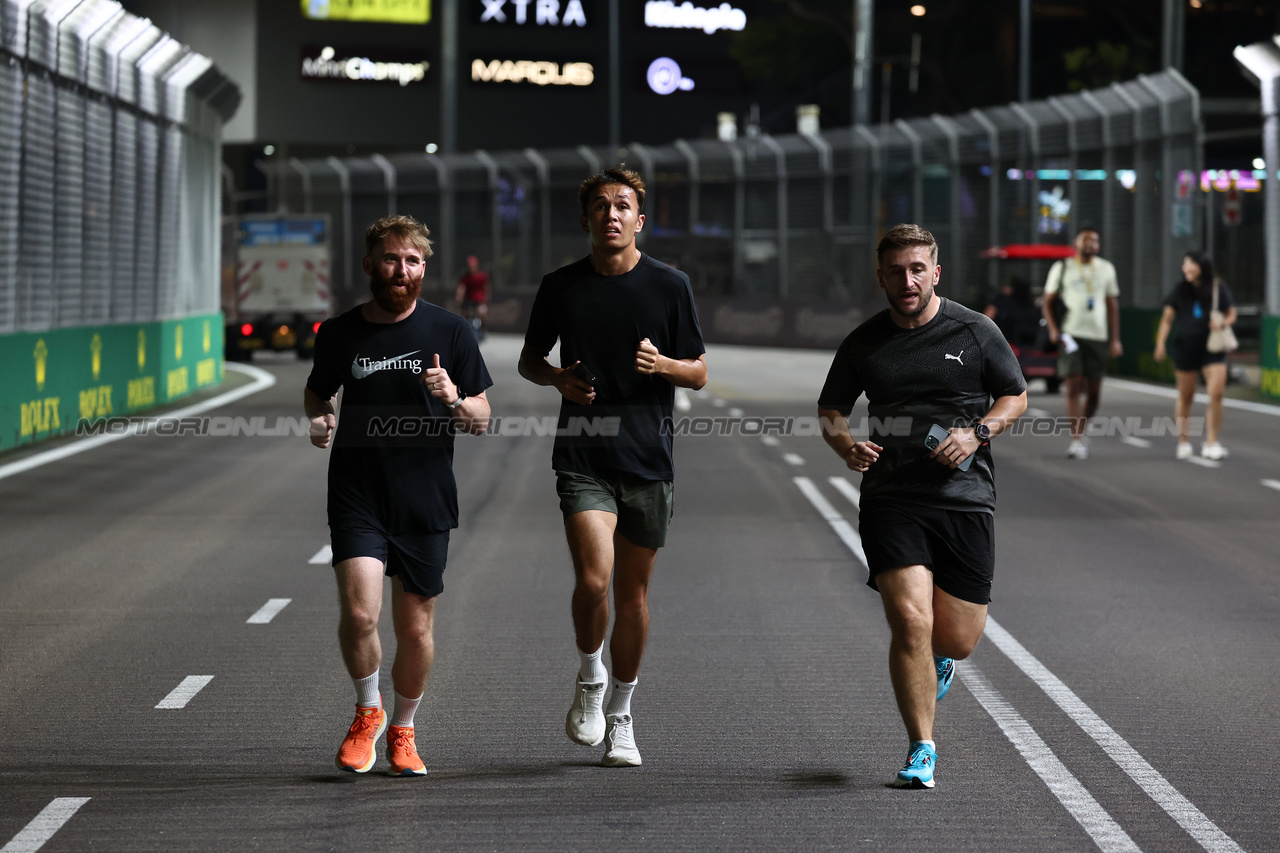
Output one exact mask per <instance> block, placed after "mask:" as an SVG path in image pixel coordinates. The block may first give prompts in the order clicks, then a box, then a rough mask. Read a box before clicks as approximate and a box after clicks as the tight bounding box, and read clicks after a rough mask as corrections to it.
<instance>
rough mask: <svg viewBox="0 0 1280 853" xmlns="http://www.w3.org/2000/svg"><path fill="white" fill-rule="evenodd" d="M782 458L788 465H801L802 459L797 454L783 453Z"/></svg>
mask: <svg viewBox="0 0 1280 853" xmlns="http://www.w3.org/2000/svg"><path fill="white" fill-rule="evenodd" d="M782 458H783V459H785V460H786V461H787V464H788V465H803V464H804V457H803V456H801V455H800V454H799V453H784V454H782Z"/></svg>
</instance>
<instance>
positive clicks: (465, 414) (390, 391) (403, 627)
mask: <svg viewBox="0 0 1280 853" xmlns="http://www.w3.org/2000/svg"><path fill="white" fill-rule="evenodd" d="M429 234H430V232H429V231H428V230H427V228H426V226H424V225H423V224H422V223H420V222H418V221H417V220H415V219H413V218H412V217H409V216H389V217H385V218H383V219H379V220H377V221H376V222H374V223H373V224H372V225H370V226H369V228H368V230H367V231H366V232H365V255H364V259H363V262H362V263H363V267H364V271H365V273H366V274H367V275H368V276H369V287H370V290H371V291H372V294H373V298H372V299H370V300H369V301H368V302H365V303H363V304H362V305H359V306H357V307H356V308H353V309H351V310H350V311H348V312H346V313H345V314H343V315H341V316H339V317H335V318H333V319H331V320H326V321H325V322H324V324H322V325H321V326H320V331H319V332H318V333H317V334H316V350H315V365H314V367H313V368H312V370H311V376H310V378H308V379H307V386H306V390H305V392H304V405H305V408H306V412H307V417H308V418H310V419H311V443H312V444H314V445H315V446H316V447H319V448H327V447H329V445H330V442H331V440H332V443H333V452H332V453H331V454H330V456H329V499H328V512H329V531H330V536H331V540H332V545H333V568H334V573H335V575H336V577H337V582H338V602H339V606H340V617H339V621H338V644H339V646H340V647H341V649H342V659H343V661H344V662H345V663H346V667H347V673H348V674H349V675H350V676H351V680H352V682H353V683H354V685H355V691H356V716H355V721H354V722H353V723H352V724H351V728H350V730H349V731H348V732H347V736H346V738H345V739H344V740H343V742H342V747H341V748H340V749H339V750H338V757H337V764H338V767H340V768H342V769H343V770H350V771H353V772H355V773H367V772H368V771H369V770H370V769H371V768H372V767H373V765H374V762H375V761H377V750H376V744H377V739H378V737H379V736H380V735H381V734H382V733H383V731H384V730H385V731H386V733H387V758H388V760H389V761H390V764H391V767H390V769H389V770H388V771H387V772H388V773H389V774H390V775H392V776H424V775H426V772H427V769H426V767H425V766H424V765H423V763H422V760H421V759H420V758H419V757H418V751H417V747H416V744H415V741H414V726H413V717H414V713H415V712H416V711H417V708H418V703H419V702H420V701H421V700H422V696H423V693H424V691H425V689H426V686H427V677H428V676H429V675H430V673H431V663H432V660H433V658H434V655H435V647H434V643H433V639H432V624H433V616H434V613H435V603H436V596H438V595H439V594H440V593H441V591H442V590H443V589H444V581H443V574H444V568H445V558H446V556H447V553H448V548H449V531H450V530H451V529H453V528H455V527H457V526H458V496H457V486H456V484H455V482H454V479H453V436H454V433H455V432H467V433H471V434H473V435H479V434H480V433H482V432H484V431H485V429H486V428H487V427H488V423H489V401H488V399H486V397H485V389H486V388H488V387H489V386H490V385H492V384H493V381H492V380H491V379H490V378H489V371H488V369H487V368H486V367H485V364H484V359H482V358H481V357H480V349H479V347H478V346H477V344H476V338H475V335H474V334H473V333H472V331H471V327H470V326H469V325H468V324H467V322H466V321H465V320H463V319H462V318H461V317H459V316H457V315H456V314H453V313H451V312H449V311H446V310H444V309H443V308H439V307H437V306H435V305H432V304H430V303H428V302H425V301H422V300H420V299H419V298H418V296H419V294H420V293H421V292H422V275H423V272H424V270H425V265H426V261H427V258H429V257H431V241H430V240H429V239H428V235H429ZM339 388H342V389H343V400H342V429H340V430H337V436H336V438H335V437H334V431H335V429H336V428H337V423H338V422H337V417H336V414H335V407H334V396H335V395H336V394H337V392H338V389H339ZM384 574H385V575H388V576H390V578H391V616H392V622H393V624H394V626H395V636H396V655H395V661H394V663H393V664H392V667H391V679H392V684H393V687H394V691H395V706H394V708H393V711H392V714H391V715H390V719H388V715H387V713H386V712H385V711H384V710H383V707H382V696H381V693H380V691H379V688H378V672H379V669H380V667H381V665H382V647H381V643H380V641H379V638H378V617H379V614H380V612H381V609H382V595H383V580H382V578H383V575H384ZM388 722H390V726H389V727H388Z"/></svg>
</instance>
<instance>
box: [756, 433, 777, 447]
mask: <svg viewBox="0 0 1280 853" xmlns="http://www.w3.org/2000/svg"><path fill="white" fill-rule="evenodd" d="M760 440H761V441H763V442H764V446H765V447H777V446H778V445H779V444H781V443H782V442H780V441H778V437H777V436H776V435H762V436H760Z"/></svg>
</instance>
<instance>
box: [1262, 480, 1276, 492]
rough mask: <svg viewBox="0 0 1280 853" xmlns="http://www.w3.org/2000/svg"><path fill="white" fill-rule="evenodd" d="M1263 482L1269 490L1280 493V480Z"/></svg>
mask: <svg viewBox="0 0 1280 853" xmlns="http://www.w3.org/2000/svg"><path fill="white" fill-rule="evenodd" d="M1261 482H1262V485H1264V486H1266V487H1267V488H1268V489H1275V490H1276V491H1280V480H1262V481H1261Z"/></svg>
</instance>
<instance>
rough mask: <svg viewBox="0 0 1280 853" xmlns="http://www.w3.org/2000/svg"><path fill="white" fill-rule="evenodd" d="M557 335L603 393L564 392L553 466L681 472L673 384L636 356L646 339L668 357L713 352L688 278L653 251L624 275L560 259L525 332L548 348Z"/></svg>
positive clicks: (642, 474)
mask: <svg viewBox="0 0 1280 853" xmlns="http://www.w3.org/2000/svg"><path fill="white" fill-rule="evenodd" d="M557 338H559V340H560V365H561V366H562V367H565V366H568V365H570V364H573V363H574V362H575V361H581V362H582V363H583V365H585V366H586V367H587V369H588V370H590V371H591V372H592V374H593V375H594V376H595V377H596V382H595V384H594V388H595V392H596V397H595V401H594V402H593V403H592V404H591V405H590V406H579V405H577V404H576V403H571V402H569V401H568V400H566V399H562V400H561V402H560V420H559V425H558V429H557V435H556V443H555V448H554V450H553V451H552V454H551V464H552V467H554V468H555V469H556V470H557V471H572V472H574V473H578V474H585V475H587V476H589V477H597V478H601V479H612V478H615V477H632V478H636V479H641V480H672V479H674V477H675V473H674V467H673V465H672V455H671V430H669V429H664V427H663V425H664V423H669V422H670V420H671V416H672V411H673V405H674V401H675V387H674V386H673V385H672V384H671V383H670V382H668V381H667V380H665V379H663V378H662V377H661V376H649V375H644V374H640V373H637V372H636V370H635V360H636V348H637V347H638V346H639V345H640V341H641V340H643V339H644V338H648V339H649V341H650V342H651V343H652V344H653V345H654V346H655V347H657V348H658V352H660V353H661V354H662V355H665V356H667V357H668V358H675V359H689V358H697V357H698V356H700V355H702V354H703V353H704V352H706V348H705V347H704V346H703V344H702V329H701V327H700V326H699V325H698V312H697V310H696V309H695V308H694V304H693V291H692V290H691V289H690V287H689V277H688V276H687V275H685V274H684V273H682V272H680V271H679V270H676V269H672V268H671V267H669V266H667V265H666V264H664V263H660V262H659V261H655V260H654V259H653V258H651V257H649V256H648V255H645V254H642V255H641V256H640V262H639V263H638V264H636V265H635V267H634V268H632V269H631V270H630V271H628V272H626V273H623V274H622V275H618V276H606V275H601V274H600V273H598V272H596V271H595V268H594V267H592V266H591V259H590V258H584V259H583V260H581V261H578V262H577V263H573V264H570V265H568V266H566V267H561V268H560V269H558V270H556V271H555V272H553V273H550V274H549V275H547V276H545V277H544V278H543V279H542V284H541V286H540V287H539V288H538V295H537V296H536V297H535V298H534V301H533V311H532V313H531V315H530V317H529V329H528V331H527V332H526V333H525V339H524V340H525V345H526V346H528V347H531V348H532V349H534V350H536V351H537V353H538V354H539V355H546V354H547V353H549V352H550V351H551V347H552V346H554V345H555V342H556V339H557ZM605 419H611V420H605Z"/></svg>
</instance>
